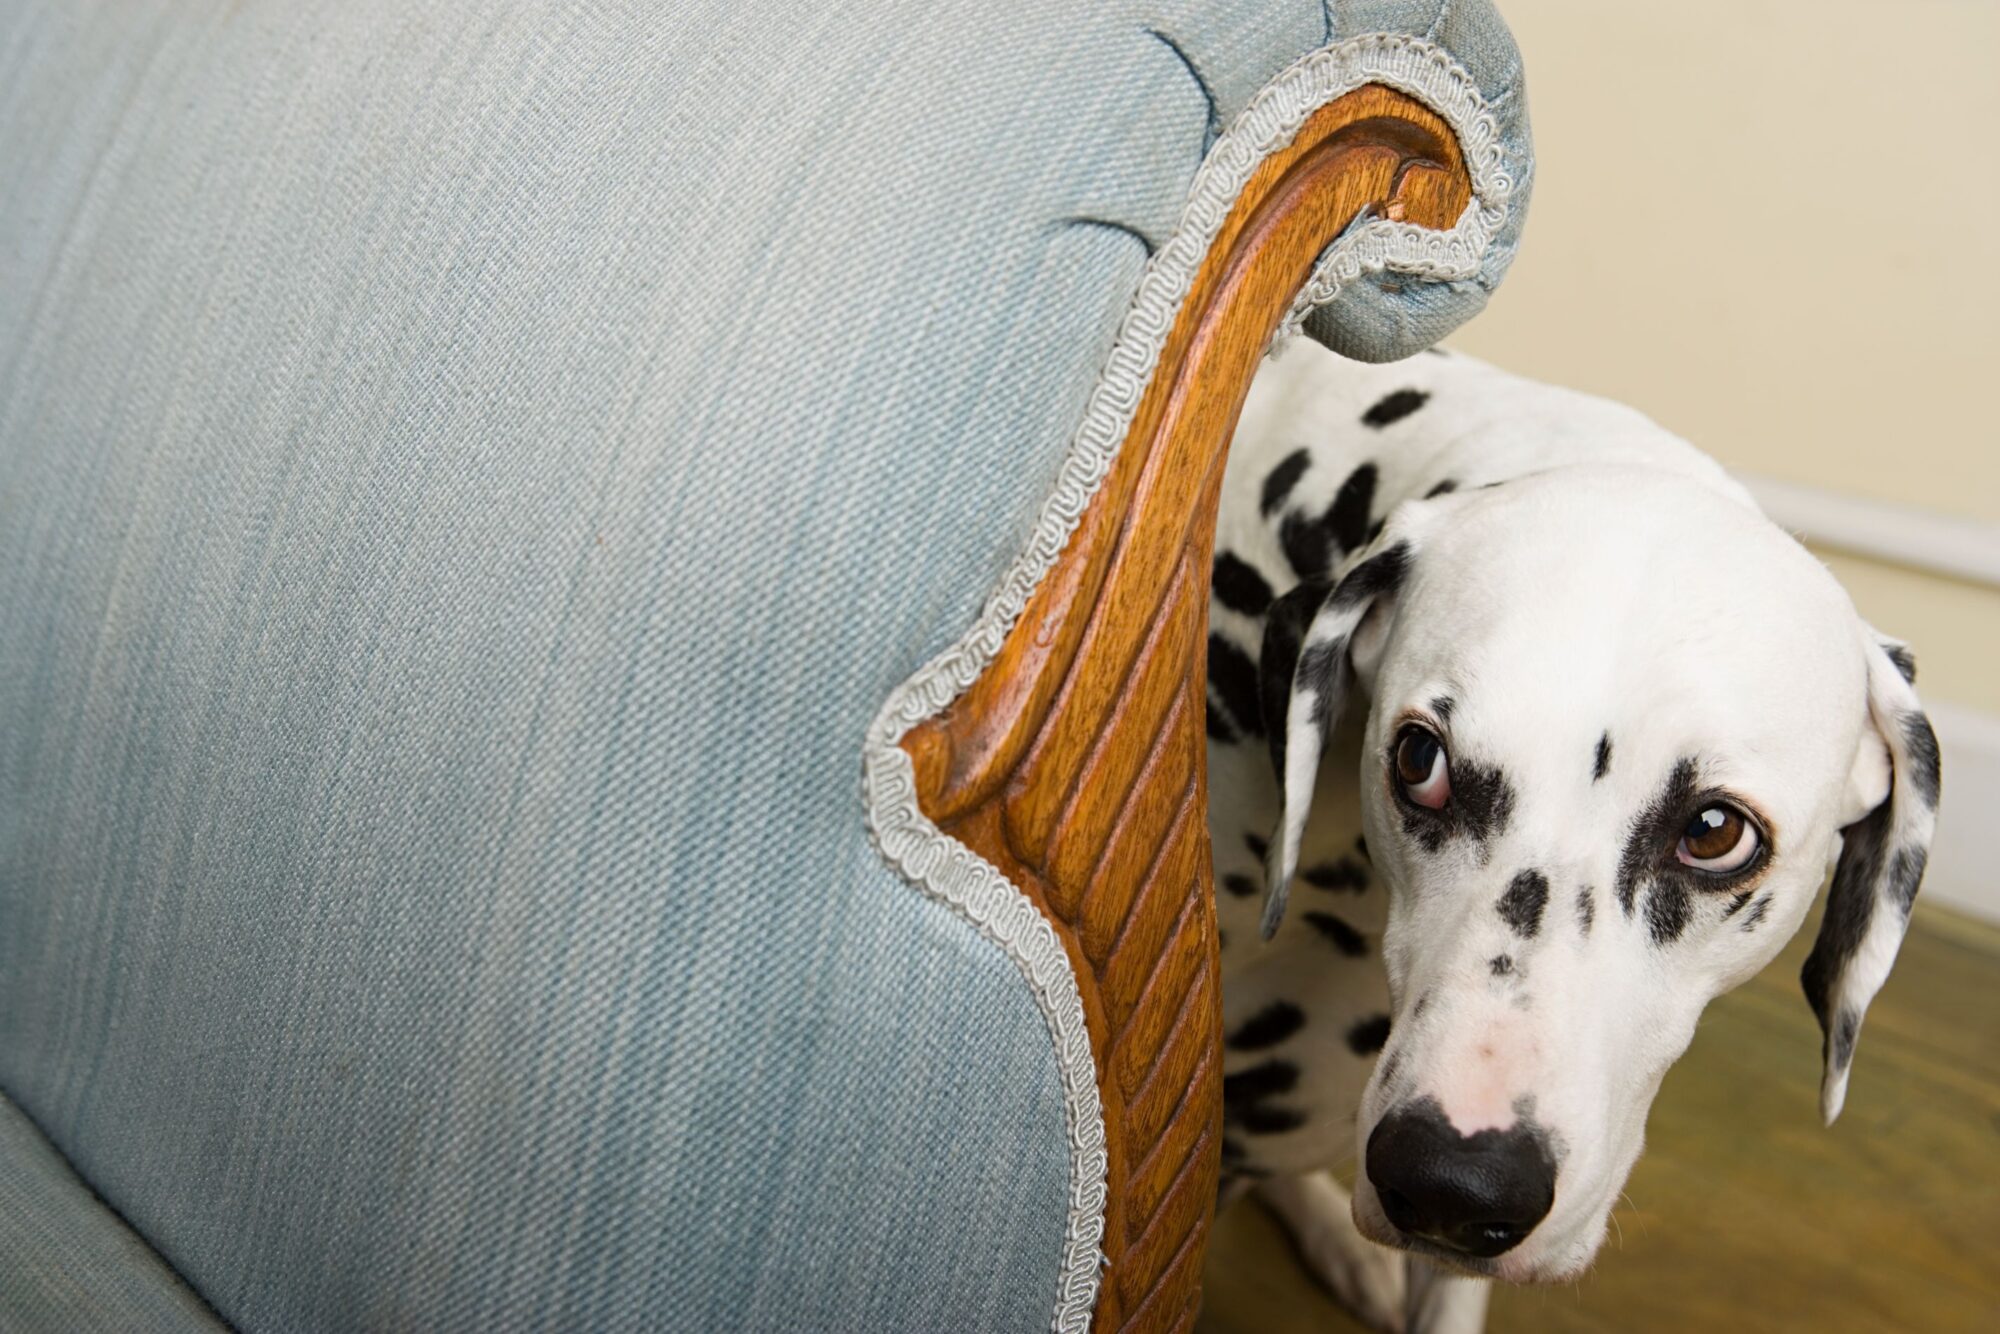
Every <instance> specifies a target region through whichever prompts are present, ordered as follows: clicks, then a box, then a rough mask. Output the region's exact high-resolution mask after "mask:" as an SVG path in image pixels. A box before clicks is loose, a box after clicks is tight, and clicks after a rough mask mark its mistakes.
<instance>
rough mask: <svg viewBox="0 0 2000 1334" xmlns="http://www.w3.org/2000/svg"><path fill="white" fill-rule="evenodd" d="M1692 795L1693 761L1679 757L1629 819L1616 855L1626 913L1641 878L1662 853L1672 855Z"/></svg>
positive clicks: (1634, 901)
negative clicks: (1623, 842) (1643, 804)
mask: <svg viewBox="0 0 2000 1334" xmlns="http://www.w3.org/2000/svg"><path fill="white" fill-rule="evenodd" d="M1694 797H1695V763H1694V761H1693V760H1691V759H1682V760H1681V761H1680V762H1679V763H1677V764H1675V765H1674V768H1673V772H1672V773H1670V774H1668V775H1667V781H1666V783H1665V784H1664V785H1662V786H1661V788H1660V790H1659V791H1658V792H1656V793H1655V794H1654V795H1653V798H1652V800H1650V801H1649V802H1647V803H1646V805H1645V808H1644V809H1642V810H1641V811H1640V812H1639V814H1638V816H1637V817H1636V818H1635V819H1634V820H1633V821H1632V827H1631V829H1630V830H1628V831H1627V832H1626V835H1625V849H1624V851H1623V852H1622V853H1620V854H1619V857H1618V888H1617V894H1618V906H1619V907H1620V908H1622V909H1624V911H1625V915H1626V916H1627V917H1630V916H1631V915H1632V910H1633V908H1634V907H1635V906H1637V900H1638V894H1639V882H1640V880H1641V879H1643V878H1646V873H1647V872H1648V871H1651V870H1654V869H1655V868H1657V867H1658V866H1659V865H1660V863H1661V861H1662V859H1663V857H1670V856H1672V855H1673V848H1674V845H1675V843H1676V842H1677V841H1678V840H1679V838H1680V827H1681V823H1682V822H1683V821H1684V820H1686V818H1687V814H1688V807H1689V805H1690V804H1691V803H1692V802H1693V801H1694Z"/></svg>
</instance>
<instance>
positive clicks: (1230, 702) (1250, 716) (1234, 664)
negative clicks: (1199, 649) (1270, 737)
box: [1208, 634, 1264, 736]
mask: <svg viewBox="0 0 2000 1334" xmlns="http://www.w3.org/2000/svg"><path fill="white" fill-rule="evenodd" d="M1208 686H1209V689H1211V690H1213V691H1214V692H1215V695H1216V698H1217V699H1219V700H1221V701H1222V706H1223V707H1224V708H1225V709H1227V710H1229V719H1230V721H1231V722H1233V723H1235V724H1236V727H1237V730H1238V731H1240V732H1243V733H1244V734H1246V735H1248V736H1258V735H1260V734H1262V732H1263V730H1264V716H1263V710H1262V708H1261V706H1260V704H1259V702H1258V699H1257V664H1256V663H1254V662H1252V661H1250V655H1249V654H1248V653H1245V652H1244V651H1243V650H1242V649H1240V648H1238V647H1236V645H1235V644H1233V643H1231V642H1230V641H1229V640H1228V639H1226V638H1224V637H1223V636H1221V635H1218V634H1210V635H1209V637H1208Z"/></svg>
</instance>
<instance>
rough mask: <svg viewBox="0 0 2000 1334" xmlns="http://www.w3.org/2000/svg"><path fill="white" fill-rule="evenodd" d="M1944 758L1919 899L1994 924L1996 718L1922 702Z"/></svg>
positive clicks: (1998, 780)
mask: <svg viewBox="0 0 2000 1334" xmlns="http://www.w3.org/2000/svg"><path fill="white" fill-rule="evenodd" d="M1928 712H1929V713H1930V719H1931V726H1932V727H1934V728H1936V729H1937V734H1938V749H1939V751H1940V752H1941V753H1942V756H1943V759H1944V796H1943V798H1942V800H1940V802H1939V803H1938V823H1937V834H1936V835H1935V836H1934V838H1933V839H1932V841H1931V860H1930V869H1929V871H1928V872H1926V874H1925V876H1924V888H1923V894H1922V898H1923V900H1924V901H1925V902H1929V903H1938V904H1943V905H1944V906H1946V907H1949V908H1956V909H1957V910H1958V911H1960V912H1963V913H1969V914H1971V915H1972V916H1974V917H1978V918H1980V919H1982V920H1984V921H1988V922H1994V923H2000V718H1996V717H1994V716H1993V715H1992V714H1989V713H1981V712H1979V711H1977V710H1974V709H1964V708H1959V707H1958V706H1956V705H1951V704H1933V705H1929V706H1928Z"/></svg>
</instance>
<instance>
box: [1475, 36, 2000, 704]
mask: <svg viewBox="0 0 2000 1334" xmlns="http://www.w3.org/2000/svg"><path fill="white" fill-rule="evenodd" d="M1501 8H1502V10H1503V11H1504V12H1505V14H1506V16H1507V19H1508V22H1509V23H1510V24H1511V26H1512V27H1513V29H1514V34H1515V37H1516V38H1517V39H1518V40H1519V42H1520V45H1521V48H1522V51H1523V53H1524V55H1525V57H1526V60H1527V70H1528V90H1529V95H1530V105H1531V108H1532V111H1533V119H1534V130H1535V144H1536V149H1537V152H1538V155H1539V159H1540V171H1539V177H1538V180H1537V184H1536V189H1535V199H1534V205H1533V209H1532V212H1531V215H1530V221H1529V225H1528V229H1527V240H1526V244H1525V245H1524V246H1523V248H1522V252H1521V255H1520V257H1519V260H1518V261H1517V263H1516V265H1515V267H1514V271H1513V274H1512V276H1511V277H1510V278H1509V279H1508V281H1507V284H1506V286H1505V287H1503V288H1502V290H1501V292H1500V294H1499V295H1498V297H1497V298H1496V299H1495V300H1494V302H1493V305H1492V306H1491V308H1490V309H1489V310H1488V311H1487V312H1486V313H1485V314H1483V315H1482V316H1480V318H1479V319H1477V320H1476V321H1474V322H1473V323H1472V325H1470V326H1469V327H1468V328H1467V329H1466V330H1465V331H1464V332H1463V333H1461V334H1460V335H1459V336H1458V337H1456V338H1454V339H1453V340H1452V343H1453V345H1454V346H1456V347H1460V348H1462V349H1464V350H1466V351H1470V352H1473V353H1475V354H1477V355H1479V356H1483V357H1486V358H1488V359H1490V360H1493V361H1496V362H1498V363H1500V364H1502V365H1505V366H1507V367H1509V368H1511V369H1514V370H1518V371H1521V372H1524V373H1526V374H1529V375H1533V376H1536V377H1538V378H1541V379H1547V380H1552V381H1556V382H1559V383H1563V384H1568V385H1573V386H1575V387H1577V388H1581V389H1588V390H1591V391H1594V392H1597V393H1602V394H1605V395H1608V396H1610V397H1613V398H1618V399H1621V400H1624V401H1626V402H1629V403H1632V404H1634V405H1636V406H1638V407H1640V408H1642V409H1644V410H1645V411H1647V412H1648V413H1650V414H1651V415H1652V416H1654V417H1655V418H1657V419H1658V420H1659V421H1661V422H1662V423H1664V424H1665V425H1666V426H1668V427H1669V428H1671V429H1673V430H1675V431H1677V432H1679V433H1680V434H1682V435H1685V436H1687V437H1688V438H1689V439H1691V440H1693V441H1694V442H1695V443H1696V444H1698V445H1700V446H1701V447H1702V448H1704V449H1706V450H1708V451H1709V452H1710V453H1712V454H1714V455H1715V456H1717V457H1718V458H1720V459H1721V460H1722V461H1723V462H1724V463H1726V464H1728V465H1730V466H1731V467H1735V468H1740V469H1747V470H1751V471H1754V472H1760V473H1764V474H1768V475H1770V476H1774V477H1780V478H1785V479H1788V480H1794V481H1800V482H1808V483H1813V484H1815V485H1819V486H1824V487H1829V488H1833V489H1836V490H1839V491H1842V492H1847V493H1850V494H1854V495H1858V496H1864V497H1872V498H1875V499H1879V500H1886V501H1894V502H1897V503H1900V504H1905V505H1913V506H1919V507H1923V508H1927V509H1930V510H1934V511H1938V512H1943V513H1950V514H1956V515H1962V516H1966V517H1969V518H1975V519H1980V520H1984V521H1987V522H1990V523H1994V524H1995V525H1996V526H1997V530H2000V153H1995V152H1993V151H1992V150H1991V149H1990V148H1989V147H1985V146H1983V145H1982V143H1981V140H1982V139H1983V138H1984V137H1985V136H1987V135H1989V134H1991V133H1992V132H1993V130H1994V129H1995V127H1996V126H2000V73H1996V68H2000V3H1996V0H1895V3H1893V4H1888V5H1884V4H1882V3H1881V2H1880V0H1871V2H1870V3H1859V2H1858V0H1674V3H1672V4H1653V3H1640V2H1639V0H1501ZM1828 563H1829V564H1830V565H1831V566H1832V567H1833V569H1834V572H1835V573H1836V574H1837V575H1839V577H1840V578H1841V579H1842V580H1843V581H1844V582H1845V583H1846V584H1847V587H1848V589H1849V591H1850V592H1851V593H1852V595H1853V596H1854V598H1855V601H1856V602H1857V604H1858V605H1859V606H1860V607H1861V610H1862V612H1863V614H1864V615H1866V616H1867V617H1868V618H1869V619H1870V620H1871V621H1873V622H1874V623H1875V624H1876V625H1877V626H1878V627H1879V628H1881V629H1882V630H1884V631H1885V632H1889V633H1893V634H1898V635H1901V636H1903V637H1905V638H1907V639H1908V640H1910V641H1911V643H1912V644H1913V645H1914V646H1915V648H1916V650H1917V655H1918V659H1919V661H1920V663H1921V667H1922V686H1923V688H1924V691H1925V694H1926V698H1928V699H1935V700H1943V701H1948V702H1953V703H1956V704H1958V705H1961V706H1968V707H1970V708H1973V709H1977V710H1980V711H1982V712H1985V713H1989V714H1995V715H2000V670H1996V665H2000V590H1996V589H1993V588H1988V587H1981V586H1977V585H1974V584H1970V583H1963V582H1959V581H1956V580H1951V579H1941V578H1938V577H1935V576H1930V575H1925V574H1921V573H1918V572H1915V571H1912V570H1907V569H1901V568H1897V567H1894V566H1889V565H1884V564H1880V563H1876V562H1872V561H1867V560H1861V559H1856V558H1851V557H1845V556H1834V557H1830V558H1829V561H1828Z"/></svg>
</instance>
